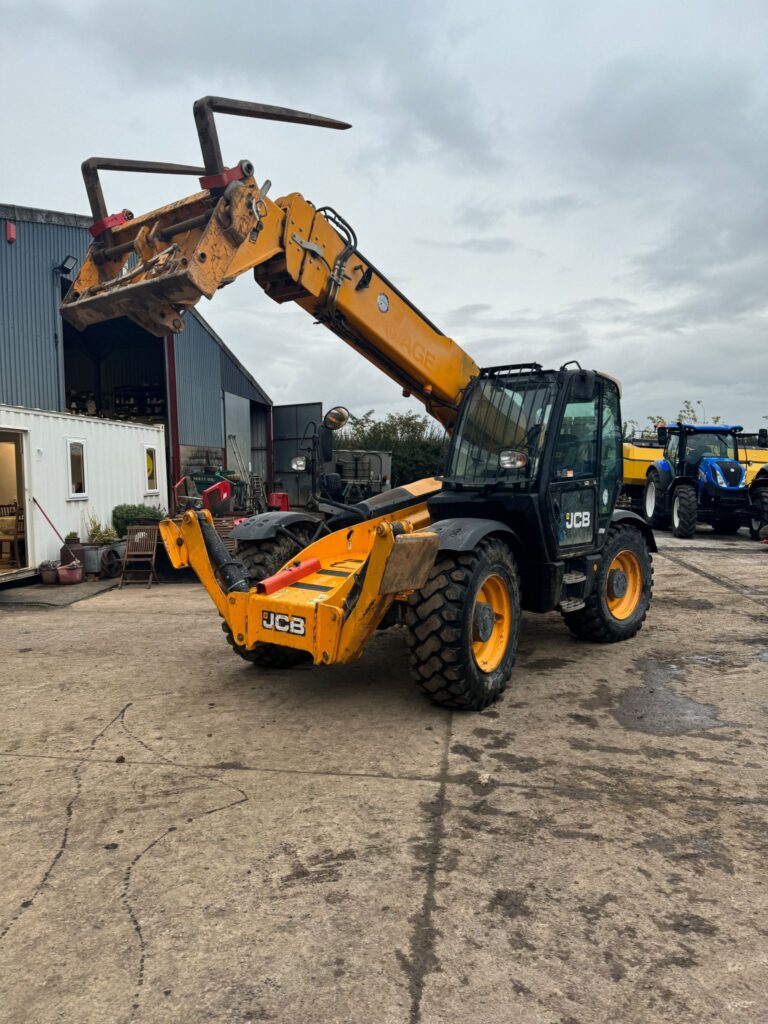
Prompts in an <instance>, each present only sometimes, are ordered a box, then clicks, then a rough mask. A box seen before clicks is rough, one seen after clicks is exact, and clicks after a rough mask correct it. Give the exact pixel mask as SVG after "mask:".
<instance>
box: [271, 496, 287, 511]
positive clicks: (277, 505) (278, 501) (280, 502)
mask: <svg viewBox="0 0 768 1024" xmlns="http://www.w3.org/2000/svg"><path fill="white" fill-rule="evenodd" d="M267 508H268V509H269V511H270V512H288V511H289V505H288V495H287V494H286V492H285V491H272V492H271V493H270V495H269V497H268V498H267Z"/></svg>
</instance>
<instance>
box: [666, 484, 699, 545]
mask: <svg viewBox="0 0 768 1024" xmlns="http://www.w3.org/2000/svg"><path fill="white" fill-rule="evenodd" d="M697 519H698V502H697V500H696V488H695V487H692V486H691V485H690V484H680V485H679V486H678V487H677V488H676V489H675V494H674V497H673V498H672V534H673V536H675V537H681V538H687V537H692V536H693V535H694V533H696V520H697Z"/></svg>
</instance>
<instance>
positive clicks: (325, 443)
mask: <svg viewBox="0 0 768 1024" xmlns="http://www.w3.org/2000/svg"><path fill="white" fill-rule="evenodd" d="M336 429H337V430H338V427H337V428H336ZM317 437H318V440H319V441H320V454H321V455H322V457H323V462H330V461H331V459H332V458H333V428H331V427H326V426H325V424H323V426H322V427H320V429H319V430H318V432H317Z"/></svg>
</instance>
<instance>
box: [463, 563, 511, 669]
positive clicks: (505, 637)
mask: <svg viewBox="0 0 768 1024" xmlns="http://www.w3.org/2000/svg"><path fill="white" fill-rule="evenodd" d="M484 605H485V606H488V610H487V609H485V608H483V607H482V606H484ZM491 613H492V614H493V619H492V620H491ZM480 619H482V622H481V621H479V620H480ZM511 629H512V602H511V601H510V599H509V591H508V590H507V585H506V583H505V582H504V580H503V579H502V577H501V576H496V575H491V576H486V578H485V580H484V581H483V584H482V586H481V587H480V589H479V590H478V592H477V596H476V597H475V603H474V605H473V608H472V654H473V656H474V659H475V662H476V663H477V667H478V668H479V669H480V670H481V672H493V670H494V669H495V668H497V666H498V665H499V664H500V663H501V660H502V658H503V657H504V652H505V651H506V649H507V644H508V643H509V636H510V631H511Z"/></svg>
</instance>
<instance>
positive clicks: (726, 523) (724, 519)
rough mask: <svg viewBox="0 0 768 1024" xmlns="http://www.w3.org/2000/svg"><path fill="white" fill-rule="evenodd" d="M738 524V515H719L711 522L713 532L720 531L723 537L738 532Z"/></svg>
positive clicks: (739, 520)
mask: <svg viewBox="0 0 768 1024" xmlns="http://www.w3.org/2000/svg"><path fill="white" fill-rule="evenodd" d="M740 526H741V519H740V518H739V516H720V517H719V518H718V519H715V521H714V522H713V523H712V529H713V530H714V531H715V533H720V534H722V535H723V536H724V537H727V536H731V535H732V534H734V533H738V532H739V527H740Z"/></svg>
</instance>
